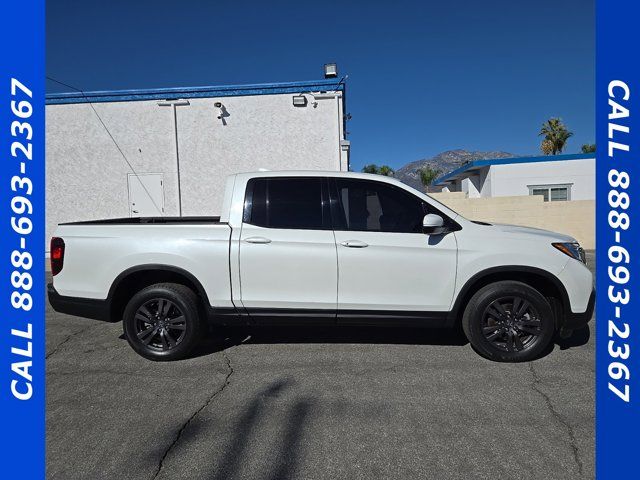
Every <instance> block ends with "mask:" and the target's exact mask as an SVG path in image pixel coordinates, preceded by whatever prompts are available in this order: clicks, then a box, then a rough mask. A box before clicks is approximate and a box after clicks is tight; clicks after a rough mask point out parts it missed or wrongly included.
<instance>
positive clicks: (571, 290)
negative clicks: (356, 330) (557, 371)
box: [48, 171, 594, 361]
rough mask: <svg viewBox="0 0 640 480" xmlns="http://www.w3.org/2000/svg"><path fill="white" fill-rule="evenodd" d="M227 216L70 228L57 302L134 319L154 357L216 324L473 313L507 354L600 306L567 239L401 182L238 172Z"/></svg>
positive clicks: (565, 329)
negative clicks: (487, 218)
mask: <svg viewBox="0 0 640 480" xmlns="http://www.w3.org/2000/svg"><path fill="white" fill-rule="evenodd" d="M221 213H222V214H221V216H220V217H181V218H174V217H157V218H156V217H154V218H124V219H111V220H99V221H88V222H76V223H66V224H61V225H60V226H59V227H58V229H57V231H56V233H55V237H54V238H52V240H51V270H52V274H53V284H50V285H49V290H48V292H49V301H50V303H51V305H52V306H53V308H54V309H55V310H56V311H58V312H63V313H69V314H72V315H78V316H84V317H88V318H95V319H102V320H109V321H119V320H123V323H124V332H125V336H126V338H127V340H128V342H129V344H130V345H131V346H132V347H133V349H134V350H135V351H136V352H138V353H139V354H140V355H142V356H144V357H146V358H149V359H152V360H171V359H177V358H181V357H184V356H186V355H188V354H189V352H190V351H191V350H192V349H193V347H194V346H195V345H196V343H197V342H198V340H199V339H200V338H201V336H202V335H203V334H204V331H205V327H206V325H207V322H210V323H212V324H214V325H261V324H274V323H278V322H284V323H291V322H295V323H297V324H303V325H306V324H312V323H313V324H317V323H323V324H329V325H377V324H380V323H386V324H391V325H397V326H403V325H422V326H428V327H431V326H449V327H453V326H456V325H460V324H461V325H462V328H463V329H464V332H465V334H466V336H467V338H468V339H469V342H470V343H471V345H472V346H473V347H474V348H475V350H476V351H477V352H479V353H480V354H482V355H484V356H485V357H488V358H490V359H494V360H500V361H525V360H530V359H532V358H534V357H536V356H538V355H540V354H541V353H542V352H543V351H544V350H545V348H547V347H548V346H549V345H550V342H551V341H552V339H553V338H554V335H555V334H556V333H560V334H570V332H571V331H572V330H573V329H576V328H578V327H581V326H583V325H585V324H586V323H587V322H588V321H589V319H590V318H591V315H592V312H593V305H594V291H593V280H592V275H591V272H590V271H589V269H588V268H587V267H586V266H585V257H584V252H583V250H582V249H581V248H580V246H579V245H578V243H577V242H576V241H575V239H573V238H571V237H568V236H566V235H562V234H558V233H552V232H548V231H544V230H537V229H532V228H525V227H516V226H509V225H490V224H487V223H483V222H475V221H470V220H467V219H465V218H463V217H462V216H460V215H458V214H457V213H456V212H454V211H452V210H450V209H449V208H447V207H446V206H444V205H442V204H440V203H439V202H437V201H435V200H434V199H433V198H431V197H429V196H428V195H425V194H423V193H421V192H418V191H417V190H414V189H412V188H411V187H409V186H407V185H405V184H403V183H400V182H399V181H397V180H394V179H393V178H388V177H381V176H377V175H367V174H358V173H338V172H317V171H314V172H300V171H289V172H257V173H241V174H237V175H232V176H230V177H229V178H228V179H227V181H226V191H225V196H224V202H223V206H222V212H221Z"/></svg>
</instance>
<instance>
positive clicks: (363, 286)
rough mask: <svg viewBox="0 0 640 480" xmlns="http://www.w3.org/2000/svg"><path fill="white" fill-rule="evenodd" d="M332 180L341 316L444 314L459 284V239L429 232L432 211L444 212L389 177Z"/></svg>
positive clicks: (427, 315) (450, 234)
mask: <svg viewBox="0 0 640 480" xmlns="http://www.w3.org/2000/svg"><path fill="white" fill-rule="evenodd" d="M331 184H332V192H333V197H335V198H332V202H333V203H334V205H335V207H334V209H333V211H334V212H336V211H337V214H336V217H337V219H336V220H337V221H336V224H337V225H336V231H335V236H336V246H337V251H338V270H339V279H338V312H339V317H338V318H351V319H357V318H362V319H363V320H364V319H366V317H370V318H376V317H378V316H382V317H385V316H386V315H388V316H389V317H390V318H393V317H394V315H393V312H400V313H401V315H398V317H399V318H401V317H402V318H404V317H412V316H413V317H416V318H433V319H441V317H443V315H440V314H439V313H443V312H446V311H447V310H448V309H449V307H450V304H451V299H452V296H453V291H454V287H455V278H456V263H457V243H456V239H455V235H454V234H453V233H449V234H445V235H426V234H424V233H422V220H423V218H424V215H425V214H426V213H438V214H440V212H437V211H434V210H433V207H431V206H430V205H429V204H427V203H426V202H424V201H423V200H422V199H421V198H419V197H417V196H415V195H413V194H412V193H410V192H408V191H407V190H404V189H402V188H400V187H399V186H396V185H392V184H389V183H384V182H377V181H372V180H363V179H354V178H336V179H335V180H334V181H332V182H331ZM336 200H337V201H336ZM336 207H337V208H336ZM432 313H433V315H431V314H432Z"/></svg>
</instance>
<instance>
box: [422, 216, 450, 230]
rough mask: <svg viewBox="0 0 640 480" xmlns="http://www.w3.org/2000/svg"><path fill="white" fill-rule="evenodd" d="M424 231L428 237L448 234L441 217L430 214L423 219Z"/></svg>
mask: <svg viewBox="0 0 640 480" xmlns="http://www.w3.org/2000/svg"><path fill="white" fill-rule="evenodd" d="M422 231H423V232H424V233H426V234H428V235H439V234H441V233H445V232H446V228H445V226H444V220H443V219H442V217H441V216H440V215H436V214H435V213H429V214H427V215H425V216H424V218H423V219H422Z"/></svg>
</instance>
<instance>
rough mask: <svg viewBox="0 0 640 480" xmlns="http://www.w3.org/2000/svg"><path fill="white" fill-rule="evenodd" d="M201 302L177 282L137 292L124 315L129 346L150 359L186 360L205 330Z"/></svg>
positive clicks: (191, 291)
mask: <svg viewBox="0 0 640 480" xmlns="http://www.w3.org/2000/svg"><path fill="white" fill-rule="evenodd" d="M200 310H201V308H200V301H199V298H198V296H197V295H196V294H195V293H194V292H193V290H191V289H190V288H188V287H186V286H184V285H180V284H176V283H158V284H155V285H150V286H148V287H146V288H144V289H142V290H140V291H139V292H138V293H136V294H135V295H134V296H133V297H132V298H131V300H129V303H128V304H127V306H126V308H125V310H124V314H123V326H124V334H125V337H126V339H127V341H128V342H129V345H131V347H132V348H133V349H134V350H135V351H136V352H137V353H138V354H140V355H142V356H143V357H145V358H148V359H150V360H161V361H164V360H177V359H180V358H184V357H186V356H187V355H189V353H191V351H192V350H193V348H194V347H195V346H196V344H197V343H198V341H199V340H200V336H201V332H202V331H203V328H202V324H203V321H202V319H201V315H200Z"/></svg>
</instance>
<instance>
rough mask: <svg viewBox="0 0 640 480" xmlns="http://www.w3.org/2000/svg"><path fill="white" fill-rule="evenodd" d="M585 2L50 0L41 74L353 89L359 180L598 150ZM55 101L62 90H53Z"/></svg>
mask: <svg viewBox="0 0 640 480" xmlns="http://www.w3.org/2000/svg"><path fill="white" fill-rule="evenodd" d="M594 57H595V54H594V2H593V0H536V1H526V0H486V1H476V0H472V1H466V2H463V1H458V0H447V1H438V2H435V1H430V0H425V1H403V0H393V1H391V0H389V1H386V2H379V1H377V0H367V1H346V0H343V1H332V0H324V1H316V2H300V1H296V2H293V1H277V0H269V1H261V2H257V1H253V0H250V1H224V2H223V1H215V0H209V1H196V0H182V1H179V0H176V1H167V0H155V1H148V0H140V1H136V0H128V1H122V0H109V1H103V0H74V1H72V0H48V1H47V75H49V76H51V77H54V78H56V79H58V80H60V81H63V82H65V83H68V84H70V85H73V86H76V87H78V88H81V89H83V90H85V91H89V90H113V89H129V88H155V87H174V86H199V85H224V84H242V83H262V82H281V81H282V82H287V81H297V80H315V79H320V78H322V65H323V64H324V63H327V62H333V61H335V62H337V63H338V68H339V72H340V74H341V75H343V74H346V75H348V79H347V102H348V104H347V110H348V112H350V113H351V114H352V120H351V121H349V122H348V131H349V132H350V133H349V139H350V140H351V142H352V157H351V163H352V167H353V169H354V170H360V168H361V167H362V166H363V165H364V164H366V163H378V164H388V165H391V166H393V167H396V168H397V167H399V166H402V165H403V164H405V163H407V162H410V161H413V160H417V159H420V158H424V157H430V156H432V155H434V154H437V153H439V152H441V151H444V150H450V149H456V148H464V149H468V150H504V151H508V152H512V153H515V154H539V144H540V138H539V137H538V136H537V134H538V132H539V128H540V124H541V123H542V122H543V121H544V120H546V119H547V118H549V117H551V116H559V117H561V118H562V119H563V120H564V121H565V123H566V124H567V125H568V127H569V129H570V130H572V131H573V132H574V136H573V138H571V139H570V141H569V143H568V146H567V149H566V151H565V153H576V152H578V151H579V149H580V146H581V145H582V144H583V143H593V142H594V139H595V128H594V116H595V113H594V109H595V106H594V102H595V100H594V81H595V79H594V64H595V60H594ZM47 89H48V91H49V92H60V91H69V89H68V88H65V87H61V86H60V85H56V84H55V83H53V82H50V81H48V82H47Z"/></svg>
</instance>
